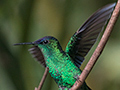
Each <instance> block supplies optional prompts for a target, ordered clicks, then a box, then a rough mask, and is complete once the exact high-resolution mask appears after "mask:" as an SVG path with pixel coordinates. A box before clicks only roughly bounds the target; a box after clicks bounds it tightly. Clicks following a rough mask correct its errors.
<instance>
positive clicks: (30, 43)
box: [13, 42, 35, 45]
mask: <svg viewBox="0 0 120 90" xmlns="http://www.w3.org/2000/svg"><path fill="white" fill-rule="evenodd" d="M13 45H35V43H34V42H25V43H16V44H13Z"/></svg>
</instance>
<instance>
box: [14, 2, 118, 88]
mask: <svg viewBox="0 0 120 90" xmlns="http://www.w3.org/2000/svg"><path fill="white" fill-rule="evenodd" d="M115 5H116V4H115V3H112V4H108V5H106V6H104V7H102V8H101V9H98V10H97V11H96V12H95V13H94V14H93V15H92V16H90V17H89V18H88V20H87V21H86V22H85V23H84V24H83V25H82V26H81V27H80V28H79V29H78V30H77V31H76V32H75V33H74V34H73V36H72V37H71V38H70V40H69V42H68V44H67V46H66V49H65V50H63V49H62V47H61V45H60V43H59V41H58V40H57V39H56V38H55V37H53V36H45V37H43V38H41V39H39V40H36V41H34V42H25V43H17V44H14V45H25V44H29V45H33V46H32V47H31V48H30V49H29V51H30V53H31V54H33V57H34V58H36V59H37V60H38V61H39V62H40V63H41V64H42V66H43V67H48V68H49V73H50V75H51V77H52V78H53V79H54V80H55V82H56V83H57V85H58V87H59V90H70V88H71V87H72V86H73V84H74V83H75V81H76V80H78V76H79V75H80V74H81V72H82V70H81V69H80V66H81V64H82V63H83V61H84V57H85V56H86V55H87V53H88V52H89V50H90V49H91V47H92V46H93V45H94V43H95V42H96V40H97V38H98V36H99V34H100V32H101V31H102V30H103V28H104V26H105V25H106V23H107V21H108V20H109V18H110V16H111V14H112V12H113V10H114V7H115ZM79 90H91V89H90V88H89V87H88V86H87V84H86V83H85V82H84V84H83V85H82V87H81V88H80V89H79Z"/></svg>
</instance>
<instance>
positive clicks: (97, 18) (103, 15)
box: [65, 3, 115, 67]
mask: <svg viewBox="0 0 120 90" xmlns="http://www.w3.org/2000/svg"><path fill="white" fill-rule="evenodd" d="M114 7H115V3H113V4H109V5H106V6H104V7H103V8H101V9H99V10H98V11H96V12H95V13H94V14H93V15H92V16H91V17H90V18H89V19H88V20H87V21H86V22H85V23H84V24H83V25H82V27H81V28H80V29H79V30H78V31H76V32H75V34H74V35H73V36H72V37H71V39H70V41H69V42H68V45H67V47H66V50H65V52H66V53H68V54H69V55H70V56H71V58H72V59H73V60H74V63H75V64H76V65H77V66H78V67H80V65H81V64H82V62H83V60H84V57H85V56H86V54H87V53H88V52H89V50H90V49H91V47H92V46H93V44H94V43H95V41H96V39H97V37H98V36H99V33H100V32H101V31H102V29H103V28H104V26H105V24H106V22H107V21H108V19H109V18H110V16H111V13H112V12H113V9H114Z"/></svg>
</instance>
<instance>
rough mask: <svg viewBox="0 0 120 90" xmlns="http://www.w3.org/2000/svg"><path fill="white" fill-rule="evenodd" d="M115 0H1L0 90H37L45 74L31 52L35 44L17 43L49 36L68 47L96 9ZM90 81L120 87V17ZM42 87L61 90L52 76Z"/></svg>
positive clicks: (107, 89) (99, 88)
mask: <svg viewBox="0 0 120 90" xmlns="http://www.w3.org/2000/svg"><path fill="white" fill-rule="evenodd" d="M112 2H115V0H0V90H34V88H35V87H37V86H38V85H39V82H40V80H41V78H42V75H43V73H44V68H43V67H42V66H41V65H40V64H39V63H38V62H36V61H35V60H34V59H33V58H32V57H31V55H30V54H29V52H28V49H29V48H30V47H31V46H27V45H25V46H13V44H14V43H20V42H31V41H35V40H37V39H39V38H42V37H43V36H48V35H49V36H54V37H56V38H57V39H58V40H59V41H60V43H61V45H62V47H63V48H65V45H66V44H67V42H68V40H69V38H70V37H71V36H72V35H73V34H74V32H75V31H76V30H77V29H78V28H79V27H80V26H81V25H82V24H83V23H84V22H85V21H86V20H87V18H88V17H89V16H90V15H91V14H92V13H93V12H95V11H96V10H97V9H98V8H100V7H102V6H104V5H106V4H108V3H112ZM98 41H99V40H98ZM96 45H97V43H96V44H95V45H94V47H93V48H92V50H91V51H90V52H89V54H88V55H87V57H86V60H85V61H84V63H83V64H82V67H81V69H83V68H84V67H85V64H86V63H87V62H88V60H89V58H90V56H91V55H92V53H93V51H94V49H95V47H96ZM86 82H87V84H88V86H89V87H90V88H92V90H120V19H118V21H117V23H116V25H115V27H114V30H113V32H112V34H111V36H110V38H109V41H108V43H107V45H106V47H105V49H104V51H103V53H102V55H101V56H100V58H99V60H98V62H97V63H96V65H95V67H94V68H93V70H92V71H91V73H90V75H89V76H88V78H87V80H86ZM42 90H58V87H57V85H56V83H55V81H54V80H53V79H52V78H51V77H50V75H48V77H47V79H46V81H45V83H44V86H43V88H42Z"/></svg>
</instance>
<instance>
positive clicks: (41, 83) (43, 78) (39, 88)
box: [35, 67, 49, 90]
mask: <svg viewBox="0 0 120 90" xmlns="http://www.w3.org/2000/svg"><path fill="white" fill-rule="evenodd" d="M48 71H49V68H48V67H46V68H45V72H44V75H43V77H42V80H41V82H40V84H39V86H38V88H36V87H35V90H41V88H42V86H43V83H44V81H45V79H46V77H47V74H48Z"/></svg>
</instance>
